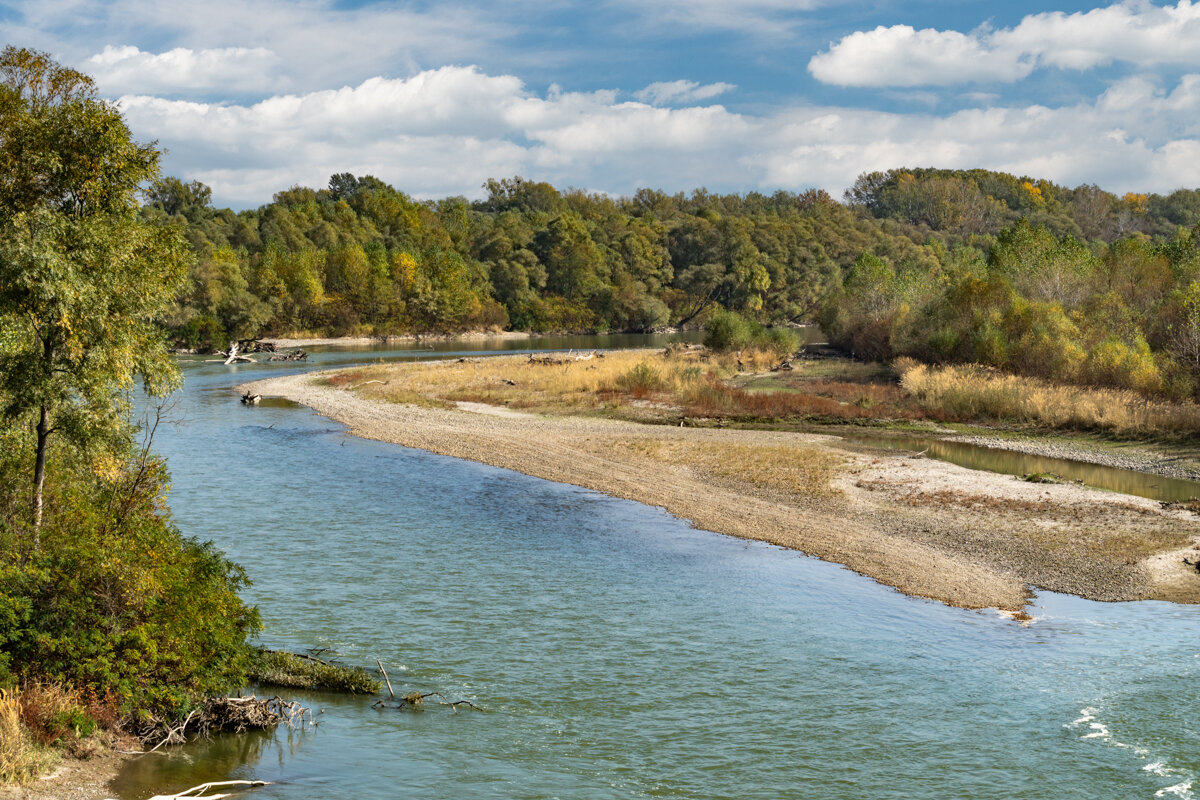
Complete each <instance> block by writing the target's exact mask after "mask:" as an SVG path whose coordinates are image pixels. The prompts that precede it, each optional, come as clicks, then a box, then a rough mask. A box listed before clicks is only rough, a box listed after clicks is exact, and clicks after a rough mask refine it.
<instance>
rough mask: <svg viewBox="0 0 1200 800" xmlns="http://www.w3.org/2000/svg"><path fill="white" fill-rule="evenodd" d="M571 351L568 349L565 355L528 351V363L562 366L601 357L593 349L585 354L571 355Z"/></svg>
mask: <svg viewBox="0 0 1200 800" xmlns="http://www.w3.org/2000/svg"><path fill="white" fill-rule="evenodd" d="M572 352H574V351H570V350H569V351H567V354H566V355H565V356H554V355H549V354H546V355H540V356H539V355H534V354H533V353H530V354H529V363H530V364H549V365H552V366H562V365H564V364H573V363H575V362H576V361H590V360H591V359H593V358H602V357H603V356H602V355H598V354H597V353H596V351H595V350H593V351H592V352H590V353H588V354H587V355H585V356H584V355H580V356H573V355H571V353H572Z"/></svg>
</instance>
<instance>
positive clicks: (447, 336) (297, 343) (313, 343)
mask: <svg viewBox="0 0 1200 800" xmlns="http://www.w3.org/2000/svg"><path fill="white" fill-rule="evenodd" d="M535 335H539V336H540V335H546V336H550V335H553V334H533V333H530V332H529V331H466V332H465V333H424V334H417V333H404V334H388V335H387V336H326V337H315V338H308V339H305V338H295V339H291V338H286V337H275V336H264V337H263V338H261V339H260V340H259V341H262V342H267V343H269V344H273V345H275V346H276V347H319V346H331V347H337V346H347V347H350V346H358V345H365V344H392V343H394V342H446V341H452V340H454V339H464V340H467V341H480V340H485V339H496V340H500V341H504V340H508V339H514V340H517V339H530V338H532V337H533V336H535Z"/></svg>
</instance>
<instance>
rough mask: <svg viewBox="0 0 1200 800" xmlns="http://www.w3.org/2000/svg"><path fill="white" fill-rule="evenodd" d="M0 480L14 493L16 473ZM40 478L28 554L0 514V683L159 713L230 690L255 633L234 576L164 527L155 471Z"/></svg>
mask: <svg viewBox="0 0 1200 800" xmlns="http://www.w3.org/2000/svg"><path fill="white" fill-rule="evenodd" d="M57 461H59V462H60V463H61V462H63V461H65V459H57ZM76 463H78V462H76ZM11 466H12V465H11V464H5V465H2V466H0V469H3V468H5V467H7V468H9V469H11ZM106 469H107V470H109V471H111V473H112V474H110V475H109V476H107V477H99V476H97V475H96V474H95V473H96V472H98V471H105V470H106ZM2 477H4V478H5V479H6V480H3V481H0V485H3V486H5V487H6V491H13V492H16V493H18V494H23V493H22V492H19V491H18V490H17V488H16V487H17V486H18V485H19V486H22V488H23V481H16V480H13V478H14V477H17V476H14V475H12V474H11V472H10V473H9V474H6V475H3V476H2ZM22 477H23V476H22ZM51 479H52V482H53V485H54V486H56V487H57V489H56V492H55V496H54V497H53V498H52V501H53V504H52V505H51V507H50V509H49V513H48V514H47V518H46V522H45V524H44V525H43V528H42V531H41V543H40V546H38V547H36V548H34V547H32V546H31V544H30V542H31V537H30V536H29V531H28V528H27V526H26V525H25V524H24V523H23V521H22V520H20V519H19V518H13V517H11V516H9V517H6V518H0V565H2V566H0V679H3V677H4V673H5V672H7V674H8V679H9V680H10V681H11V680H13V679H16V680H20V681H22V682H28V681H53V682H59V683H62V684H65V685H67V686H71V687H73V688H74V689H76V690H79V691H83V692H89V691H90V692H93V693H95V694H96V695H109V696H112V697H114V698H115V699H116V701H118V702H119V704H120V706H121V708H122V709H123V710H124V712H126V713H129V712H134V711H142V712H147V713H152V714H156V715H163V716H167V717H171V716H176V715H178V714H180V713H182V712H184V711H185V710H186V709H187V708H189V707H190V706H191V705H192V704H194V703H195V702H197V701H198V700H200V699H202V698H203V697H205V696H208V695H211V694H217V693H223V692H227V691H230V690H232V689H235V688H237V687H238V686H240V685H241V684H242V683H243V682H244V681H245V679H246V671H247V667H248V665H249V663H250V659H251V657H252V655H253V653H252V650H251V648H250V647H249V646H248V645H247V644H246V638H247V636H249V635H251V634H253V633H255V632H257V631H258V629H259V618H258V612H257V609H255V608H253V607H250V606H247V605H246V604H245V603H243V602H242V600H241V598H239V597H238V590H239V589H241V588H242V587H243V586H245V585H246V584H247V583H248V581H247V579H246V576H245V573H244V572H243V571H242V570H241V568H239V567H238V566H237V565H235V564H233V563H232V562H230V561H229V560H228V559H226V558H225V556H224V555H223V554H222V553H221V552H220V551H218V550H217V549H216V548H215V547H214V546H213V545H212V543H210V542H200V541H197V540H195V539H192V538H189V537H186V536H184V535H182V534H181V533H180V531H179V530H178V529H177V528H176V527H175V526H174V525H173V524H172V523H171V520H170V518H169V516H168V515H167V513H166V512H165V510H164V507H163V504H162V498H163V491H164V488H165V485H166V472H165V469H164V467H163V465H162V464H161V463H160V462H156V461H153V460H149V461H147V462H145V464H144V465H143V464H141V463H139V462H136V461H131V462H129V463H127V464H124V465H120V462H118V467H117V468H115V469H113V468H111V467H107V468H102V469H96V468H93V469H77V470H74V471H69V470H66V469H63V468H58V469H56V470H55V472H54V473H53V474H52V475H51ZM9 507H13V506H12V505H11V504H10V505H9ZM18 507H19V506H18Z"/></svg>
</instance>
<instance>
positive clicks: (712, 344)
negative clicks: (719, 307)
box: [704, 311, 754, 353]
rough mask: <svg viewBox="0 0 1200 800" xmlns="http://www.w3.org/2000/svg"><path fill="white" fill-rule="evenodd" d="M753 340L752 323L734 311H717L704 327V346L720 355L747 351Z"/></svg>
mask: <svg viewBox="0 0 1200 800" xmlns="http://www.w3.org/2000/svg"><path fill="white" fill-rule="evenodd" d="M753 339H754V332H753V330H752V329H751V327H750V323H749V322H747V321H746V319H745V318H744V317H742V315H740V314H738V313H736V312H733V311H717V312H716V313H715V314H713V315H712V316H711V317H709V319H708V324H707V325H705V326H704V346H705V347H707V348H708V349H710V350H716V351H717V352H719V353H727V352H729V351H730V350H742V349H745V348H747V347H749V346H750V342H751V341H753Z"/></svg>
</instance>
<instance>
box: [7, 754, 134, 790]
mask: <svg viewBox="0 0 1200 800" xmlns="http://www.w3.org/2000/svg"><path fill="white" fill-rule="evenodd" d="M136 757H137V756H136V755H130V754H126V753H120V752H117V751H115V750H105V751H103V752H101V753H99V754H97V755H94V756H92V757H91V758H87V759H77V758H64V759H63V763H62V764H61V765H60V766H59V767H58V769H56V770H55V771H54V772H52V773H50V774H49V775H44V776H42V777H41V778H39V779H38V780H35V781H34V782H33V783H31V784H30V785H29V786H0V800H67V798H70V800H105V798H110V797H112V796H113V795H112V792H110V791H109V790H108V785H109V784H110V783H112V781H113V779H114V778H116V777H117V773H118V772H120V770H121V767H122V766H123V765H124V764H125V762H126V761H128V760H129V759H131V758H136Z"/></svg>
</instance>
